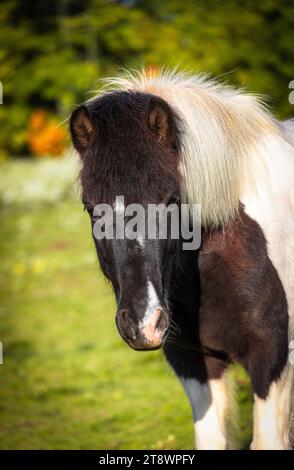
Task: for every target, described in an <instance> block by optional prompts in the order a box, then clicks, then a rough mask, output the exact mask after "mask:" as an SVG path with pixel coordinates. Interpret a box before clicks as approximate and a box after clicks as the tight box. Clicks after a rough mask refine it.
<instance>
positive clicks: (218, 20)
mask: <svg viewBox="0 0 294 470" xmlns="http://www.w3.org/2000/svg"><path fill="white" fill-rule="evenodd" d="M293 31H294V8H293V5H292V2H289V1H283V2H282V1H279V0H263V1H262V2H254V1H253V0H237V1H236V0H227V1H226V2H220V1H219V0H218V1H216V0H185V1H184V2H180V1H178V0H124V1H114V0H112V1H111V0H91V1H89V2H84V1H82V0H39V1H38V2H32V1H31V0H3V1H2V2H1V6H0V80H1V81H2V83H3V87H4V106H2V107H1V109H0V126H1V132H0V147H2V149H5V150H6V151H9V152H12V153H17V154H19V153H21V152H25V151H26V150H27V149H26V135H25V129H26V126H27V120H28V116H29V115H30V113H31V112H32V110H34V109H35V108H36V107H41V108H45V109H46V110H48V111H49V112H51V113H54V114H57V115H58V116H59V117H60V119H61V120H62V119H63V118H64V117H65V116H66V115H68V114H69V112H70V110H71V109H72V106H73V105H74V104H76V103H79V102H80V101H82V100H84V99H86V98H87V97H88V96H89V95H88V94H87V93H88V92H89V91H91V90H95V88H97V86H98V84H97V81H98V79H99V78H101V77H104V76H105V75H108V74H113V73H117V71H118V70H119V68H121V67H138V66H141V65H145V66H149V65H152V66H162V65H167V66H170V67H174V66H177V65H179V66H180V68H188V69H189V70H192V71H205V72H210V73H211V74H212V75H217V76H218V75H222V74H227V73H228V72H229V75H227V76H226V75H225V76H224V77H223V78H224V79H226V80H228V81H230V82H232V83H234V84H236V85H241V86H245V87H246V88H249V89H250V90H252V91H255V92H258V93H262V94H265V95H267V96H269V97H271V102H270V103H271V104H272V105H273V107H274V108H275V109H276V110H277V112H278V114H279V115H280V116H281V117H286V116H288V115H291V113H292V112H293V111H292V109H291V105H290V104H289V102H288V94H289V89H288V86H289V82H290V81H291V80H293V78H294V70H293V62H294V60H293V59H294V57H293V56H294V52H293V49H294V48H293V43H294V37H293Z"/></svg>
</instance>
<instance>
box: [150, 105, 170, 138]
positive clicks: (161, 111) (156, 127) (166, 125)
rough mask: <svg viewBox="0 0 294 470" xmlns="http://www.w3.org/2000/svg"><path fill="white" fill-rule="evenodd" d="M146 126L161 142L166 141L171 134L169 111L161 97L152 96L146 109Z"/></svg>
mask: <svg viewBox="0 0 294 470" xmlns="http://www.w3.org/2000/svg"><path fill="white" fill-rule="evenodd" d="M148 127H149V129H150V130H151V131H152V132H153V134H155V135H156V137H157V138H158V140H159V141H160V142H162V143H168V142H169V141H170V137H171V134H172V116H171V111H170V109H169V108H168V106H167V105H166V104H165V102H164V101H163V100H161V99H157V98H152V99H151V102H150V105H149V110H148Z"/></svg>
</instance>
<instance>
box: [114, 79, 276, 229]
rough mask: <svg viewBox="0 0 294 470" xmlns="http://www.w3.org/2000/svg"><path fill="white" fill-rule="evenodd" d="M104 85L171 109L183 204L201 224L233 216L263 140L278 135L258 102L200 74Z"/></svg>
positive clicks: (258, 172) (257, 173) (258, 173)
mask: <svg viewBox="0 0 294 470" xmlns="http://www.w3.org/2000/svg"><path fill="white" fill-rule="evenodd" d="M106 84H107V88H106V89H107V90H113V89H119V90H124V91H126V90H129V91H140V92H145V93H151V94H153V95H156V96H159V97H161V98H162V99H164V100H165V101H166V102H167V103H168V104H169V105H170V106H171V108H172V109H174V111H175V112H176V114H177V115H178V116H179V117H180V121H181V123H180V141H181V160H180V171H181V173H182V175H183V183H182V196H183V200H184V201H186V202H188V203H189V204H193V203H194V204H201V211H202V223H203V224H204V225H205V226H218V225H224V224H225V223H227V222H228V221H230V220H231V219H232V218H233V217H235V216H236V214H237V212H238V207H239V201H240V196H241V194H242V192H243V191H244V190H245V188H247V187H248V185H250V186H252V187H254V185H256V184H258V180H259V179H261V178H263V165H264V163H263V161H262V159H263V157H262V152H260V146H261V142H262V138H263V136H265V135H266V134H268V133H271V134H272V133H275V134H277V133H279V128H278V125H277V124H276V123H275V121H274V119H273V118H272V116H271V115H270V113H268V111H267V110H266V107H265V106H264V104H263V103H262V101H261V100H260V98H259V97H258V96H256V95H253V94H249V93H245V92H243V91H242V90H236V89H233V88H231V87H229V86H227V85H222V84H219V83H217V82H216V81H215V80H212V79H210V78H208V77H206V76H204V75H189V74H186V73H178V72H170V71H166V70H163V71H162V72H161V73H157V72H154V73H152V72H151V73H150V72H146V71H144V70H142V71H141V72H132V73H126V74H125V75H124V76H122V77H118V78H111V79H107V81H106Z"/></svg>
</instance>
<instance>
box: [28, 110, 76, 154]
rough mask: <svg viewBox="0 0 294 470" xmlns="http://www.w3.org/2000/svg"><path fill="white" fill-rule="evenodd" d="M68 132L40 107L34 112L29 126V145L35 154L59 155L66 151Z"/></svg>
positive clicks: (31, 151)
mask: <svg viewBox="0 0 294 470" xmlns="http://www.w3.org/2000/svg"><path fill="white" fill-rule="evenodd" d="M66 138H67V133H66V130H65V129H64V128H63V127H61V126H60V124H58V123H57V122H56V121H54V120H52V119H50V118H49V116H48V114H47V113H46V111H44V110H42V109H39V110H36V111H34V112H33V113H32V115H31V117H30V120H29V128H28V147H29V150H30V153H31V154H32V155H35V156H39V157H40V156H44V155H51V156H54V157H58V156H60V155H62V154H63V153H64V150H65V145H66Z"/></svg>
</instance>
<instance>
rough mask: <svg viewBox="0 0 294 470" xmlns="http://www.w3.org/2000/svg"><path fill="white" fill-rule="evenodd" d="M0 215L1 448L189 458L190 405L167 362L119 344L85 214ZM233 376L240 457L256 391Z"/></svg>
mask: <svg viewBox="0 0 294 470" xmlns="http://www.w3.org/2000/svg"><path fill="white" fill-rule="evenodd" d="M0 214H1V266H0V269H1V279H0V281H1V286H0V287H1V299H2V301H1V310H0V341H1V342H2V344H3V352H4V364H3V365H0V448H1V449H53V448H55V449H161V448H163V449H190V448H193V442H194V438H193V423H192V418H191V412H190V408H189V405H188V401H187V399H186V397H185V394H184V392H183V390H182V388H181V386H180V384H179V382H178V380H177V379H176V377H175V376H174V374H173V372H172V371H171V370H170V368H169V367H168V365H167V364H166V362H165V360H164V358H163V355H162V353H161V352H160V351H157V352H150V353H139V352H135V351H132V350H131V349H130V348H129V347H128V346H127V345H125V343H124V342H123V341H122V340H121V338H120V337H119V334H118V332H117V330H116V327H115V323H114V315H115V304H114V300H113V297H112V292H111V287H110V285H109V284H107V283H106V281H105V280H104V279H103V277H102V275H101V273H100V271H99V268H98V265H97V260H96V255H95V252H94V247H93V245H92V240H91V236H90V227H89V221H88V217H87V214H85V213H83V212H82V209H81V206H80V204H79V203H78V202H77V201H75V200H74V199H71V198H68V199H67V200H65V201H64V202H58V203H55V204H54V205H52V204H51V205H46V204H42V205H37V206H32V207H29V206H27V207H26V208H25V209H24V208H22V209H21V208H20V207H18V208H17V206H10V207H9V208H2V209H1V212H0ZM233 373H234V376H235V377H236V378H237V384H238V388H239V390H240V393H239V394H238V396H239V405H240V410H241V413H240V425H239V436H238V438H239V440H240V443H241V446H245V445H247V443H248V440H249V438H250V426H251V404H250V400H249V389H248V383H247V379H246V377H245V375H244V373H243V372H242V371H240V370H239V369H236V370H235V371H234V372H233Z"/></svg>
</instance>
